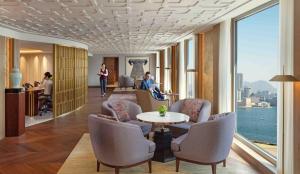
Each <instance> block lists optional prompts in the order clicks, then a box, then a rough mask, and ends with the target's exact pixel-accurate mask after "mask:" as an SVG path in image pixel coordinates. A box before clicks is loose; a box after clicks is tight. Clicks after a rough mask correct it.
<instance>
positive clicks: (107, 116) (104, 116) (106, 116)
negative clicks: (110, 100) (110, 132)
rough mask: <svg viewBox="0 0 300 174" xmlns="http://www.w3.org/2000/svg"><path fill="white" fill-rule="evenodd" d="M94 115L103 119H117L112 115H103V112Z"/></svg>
mask: <svg viewBox="0 0 300 174" xmlns="http://www.w3.org/2000/svg"><path fill="white" fill-rule="evenodd" d="M96 115H97V116H98V117H101V118H105V119H108V120H113V121H118V120H117V119H116V118H115V117H112V116H109V115H103V114H96Z"/></svg>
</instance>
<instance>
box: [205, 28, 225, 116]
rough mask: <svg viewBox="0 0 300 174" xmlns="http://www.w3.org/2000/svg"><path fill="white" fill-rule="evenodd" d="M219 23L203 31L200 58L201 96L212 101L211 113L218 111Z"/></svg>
mask: <svg viewBox="0 0 300 174" xmlns="http://www.w3.org/2000/svg"><path fill="white" fill-rule="evenodd" d="M219 33H220V25H216V26H214V27H213V29H212V30H210V31H208V32H206V33H205V37H204V56H203V60H202V80H201V82H200V83H201V85H202V89H201V90H202V98H204V99H206V100H209V101H210V102H211V103H212V114H215V113H218V74H219V73H218V72H219Z"/></svg>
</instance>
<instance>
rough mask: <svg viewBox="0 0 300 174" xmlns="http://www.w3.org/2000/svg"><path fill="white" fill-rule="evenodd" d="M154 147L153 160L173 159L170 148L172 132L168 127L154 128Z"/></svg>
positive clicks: (165, 160)
mask: <svg viewBox="0 0 300 174" xmlns="http://www.w3.org/2000/svg"><path fill="white" fill-rule="evenodd" d="M153 140H154V143H155V144H156V149H155V152H154V157H153V160H154V161H159V162H163V163H165V162H168V161H171V160H175V157H174V155H173V152H172V150H171V142H172V133H171V131H170V130H169V129H168V128H164V127H160V128H156V129H155V131H154V137H153Z"/></svg>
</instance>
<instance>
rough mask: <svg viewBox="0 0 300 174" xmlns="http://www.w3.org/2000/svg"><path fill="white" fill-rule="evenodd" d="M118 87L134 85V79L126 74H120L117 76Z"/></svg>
mask: <svg viewBox="0 0 300 174" xmlns="http://www.w3.org/2000/svg"><path fill="white" fill-rule="evenodd" d="M119 87H120V88H128V87H134V79H133V78H131V77H129V76H126V75H121V76H120V78H119Z"/></svg>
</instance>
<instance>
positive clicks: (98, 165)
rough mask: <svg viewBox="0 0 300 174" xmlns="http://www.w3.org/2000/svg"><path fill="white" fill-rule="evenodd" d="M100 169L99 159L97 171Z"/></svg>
mask: <svg viewBox="0 0 300 174" xmlns="http://www.w3.org/2000/svg"><path fill="white" fill-rule="evenodd" d="M99 170H100V162H99V161H98V160H97V172H99Z"/></svg>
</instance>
